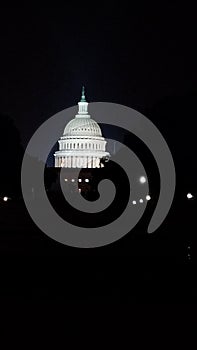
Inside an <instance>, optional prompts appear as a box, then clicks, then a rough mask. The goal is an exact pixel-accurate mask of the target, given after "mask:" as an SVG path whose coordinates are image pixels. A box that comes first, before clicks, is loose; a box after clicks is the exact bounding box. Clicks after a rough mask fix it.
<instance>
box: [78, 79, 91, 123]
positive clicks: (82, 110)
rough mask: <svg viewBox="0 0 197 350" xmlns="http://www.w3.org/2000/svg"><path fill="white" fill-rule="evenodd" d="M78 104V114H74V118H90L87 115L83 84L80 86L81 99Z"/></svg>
mask: <svg viewBox="0 0 197 350" xmlns="http://www.w3.org/2000/svg"><path fill="white" fill-rule="evenodd" d="M78 106H79V110H78V114H77V115H76V118H83V117H85V118H90V116H89V115H88V102H87V101H86V97H85V88H84V86H82V91H81V101H80V102H78Z"/></svg>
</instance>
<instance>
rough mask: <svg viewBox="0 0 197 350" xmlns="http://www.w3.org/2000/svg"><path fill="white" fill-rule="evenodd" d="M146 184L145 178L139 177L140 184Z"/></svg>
mask: <svg viewBox="0 0 197 350" xmlns="http://www.w3.org/2000/svg"><path fill="white" fill-rule="evenodd" d="M145 182H146V178H145V176H140V183H141V184H144V183H145Z"/></svg>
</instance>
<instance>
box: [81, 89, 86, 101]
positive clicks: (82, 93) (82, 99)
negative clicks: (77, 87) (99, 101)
mask: <svg viewBox="0 0 197 350" xmlns="http://www.w3.org/2000/svg"><path fill="white" fill-rule="evenodd" d="M81 102H86V97H85V87H84V86H82V91H81Z"/></svg>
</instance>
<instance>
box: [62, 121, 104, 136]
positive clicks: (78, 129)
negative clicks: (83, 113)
mask: <svg viewBox="0 0 197 350" xmlns="http://www.w3.org/2000/svg"><path fill="white" fill-rule="evenodd" d="M64 136H102V132H101V128H100V126H99V125H98V124H97V122H95V120H93V119H92V118H84V117H83V118H75V119H72V120H71V121H70V122H69V123H68V124H67V125H66V127H65V129H64Z"/></svg>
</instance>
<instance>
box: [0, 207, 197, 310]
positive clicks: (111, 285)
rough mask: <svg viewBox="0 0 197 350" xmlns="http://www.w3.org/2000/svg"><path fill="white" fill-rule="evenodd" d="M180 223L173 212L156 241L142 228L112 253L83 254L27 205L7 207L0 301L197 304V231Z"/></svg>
mask: <svg viewBox="0 0 197 350" xmlns="http://www.w3.org/2000/svg"><path fill="white" fill-rule="evenodd" d="M179 210H180V212H179V215H180V217H181V215H183V212H181V208H179ZM176 220H177V221H176ZM177 222H178V219H177V216H173V213H172V215H171V216H169V220H168V221H167V222H166V224H165V223H164V224H163V225H162V229H160V231H159V232H157V233H156V234H153V235H147V234H145V233H144V232H143V230H144V229H143V228H142V227H138V228H137V229H136V230H134V232H132V233H129V234H127V235H126V236H125V237H123V238H122V239H121V240H119V241H117V242H115V243H113V244H111V245H109V246H106V247H102V248H94V249H78V248H71V247H66V246H63V245H61V244H59V243H57V242H55V241H53V240H52V239H50V238H48V237H47V236H46V235H45V234H44V233H42V232H40V231H39V230H38V229H37V227H36V226H35V225H34V223H33V222H32V221H31V219H30V217H29V216H28V214H27V212H26V209H25V208H24V206H23V202H22V201H17V202H14V201H12V202H11V201H10V202H9V203H6V204H5V205H4V204H1V208H0V227H1V231H0V256H1V264H0V285H1V288H0V297H1V300H8V301H12V300H13V301H23V300H28V301H31V302H40V301H41V302H42V303H45V302H46V303H48V302H51V301H53V302H57V303H59V302H60V303H65V304H67V303H68V304H69V303H76V302H79V303H81V302H85V303H86V302H95V303H103V302H104V303H105V302H106V303H131V304H133V303H135V304H138V303H140V304H141V303H142V304H144V303H145V304H148V303H161V304H163V303H164V304H165V303H196V302H197V278H196V275H197V274H196V272H197V265H196V263H197V259H196V256H197V254H196V250H197V249H196V240H195V232H192V230H194V226H193V224H192V223H191V225H188V228H187V221H186V222H185V224H184V222H181V225H178V224H177ZM144 231H145V230H144Z"/></svg>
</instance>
